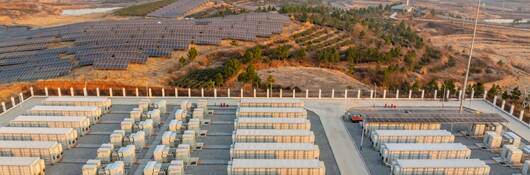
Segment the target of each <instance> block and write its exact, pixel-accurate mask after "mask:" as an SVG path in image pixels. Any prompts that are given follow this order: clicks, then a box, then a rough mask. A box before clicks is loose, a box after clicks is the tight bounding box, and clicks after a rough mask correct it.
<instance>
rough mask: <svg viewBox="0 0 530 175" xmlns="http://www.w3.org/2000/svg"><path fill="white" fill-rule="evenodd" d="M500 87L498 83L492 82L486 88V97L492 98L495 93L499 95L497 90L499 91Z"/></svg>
mask: <svg viewBox="0 0 530 175" xmlns="http://www.w3.org/2000/svg"><path fill="white" fill-rule="evenodd" d="M501 91H502V89H501V87H500V86H499V85H496V84H493V85H492V86H491V88H490V89H489V90H488V98H493V97H495V96H497V95H499V92H501Z"/></svg>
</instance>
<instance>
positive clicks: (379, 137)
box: [370, 130, 455, 150]
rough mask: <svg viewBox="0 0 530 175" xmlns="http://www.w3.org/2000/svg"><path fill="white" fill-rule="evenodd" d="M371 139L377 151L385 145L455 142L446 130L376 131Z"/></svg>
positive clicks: (453, 137)
mask: <svg viewBox="0 0 530 175" xmlns="http://www.w3.org/2000/svg"><path fill="white" fill-rule="evenodd" d="M370 138H371V140H372V145H373V147H374V148H375V149H376V150H379V149H380V148H381V145H382V144H384V143H453V142H454V140H455V136H454V135H453V134H451V132H449V131H446V130H374V131H373V132H372V133H371V136H370Z"/></svg>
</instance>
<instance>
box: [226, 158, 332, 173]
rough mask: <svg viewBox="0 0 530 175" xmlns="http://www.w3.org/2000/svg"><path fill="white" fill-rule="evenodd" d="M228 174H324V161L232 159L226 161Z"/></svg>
mask: <svg viewBox="0 0 530 175" xmlns="http://www.w3.org/2000/svg"><path fill="white" fill-rule="evenodd" d="M227 171H228V175H254V174H255V175H258V174H281V175H325V174H326V168H325V166H324V162H322V161H319V160H296V159H295V160H289V159H233V160H232V161H229V162H228V167H227Z"/></svg>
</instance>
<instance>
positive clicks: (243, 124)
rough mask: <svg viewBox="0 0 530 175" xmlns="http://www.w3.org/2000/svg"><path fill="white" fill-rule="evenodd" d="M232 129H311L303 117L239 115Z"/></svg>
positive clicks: (308, 122) (309, 123)
mask: <svg viewBox="0 0 530 175" xmlns="http://www.w3.org/2000/svg"><path fill="white" fill-rule="evenodd" d="M234 129H301V130H309V129H311V122H310V121H309V120H307V119H305V118H256V117H241V118H237V119H235V121H234Z"/></svg>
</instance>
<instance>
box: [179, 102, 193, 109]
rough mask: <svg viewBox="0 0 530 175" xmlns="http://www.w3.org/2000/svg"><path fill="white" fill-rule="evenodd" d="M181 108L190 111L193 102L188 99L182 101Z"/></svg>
mask: <svg viewBox="0 0 530 175" xmlns="http://www.w3.org/2000/svg"><path fill="white" fill-rule="evenodd" d="M180 109H182V110H184V111H189V110H190V109H191V103H190V102H188V101H186V100H185V101H182V102H181V103H180Z"/></svg>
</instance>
